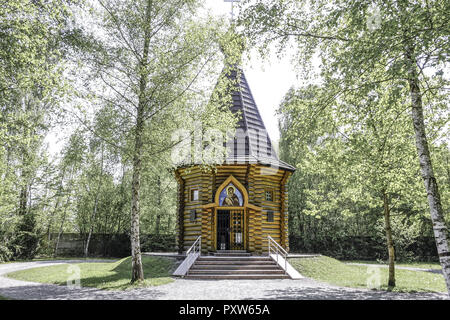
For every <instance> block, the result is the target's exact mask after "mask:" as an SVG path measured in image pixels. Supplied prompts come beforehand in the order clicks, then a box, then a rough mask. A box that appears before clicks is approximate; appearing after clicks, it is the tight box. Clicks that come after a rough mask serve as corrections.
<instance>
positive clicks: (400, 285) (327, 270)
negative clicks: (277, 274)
mask: <svg viewBox="0 0 450 320" xmlns="http://www.w3.org/2000/svg"><path fill="white" fill-rule="evenodd" d="M289 262H290V263H291V265H292V266H293V267H294V268H296V269H297V270H298V272H300V273H301V274H302V275H304V276H305V277H308V278H312V279H315V280H318V281H322V282H326V283H330V284H334V285H338V286H343V287H352V288H370V289H373V288H374V287H377V288H378V289H380V290H387V289H388V287H387V282H388V268H384V267H366V266H355V265H346V264H344V263H342V262H340V261H338V260H336V259H333V258H329V257H324V256H322V257H315V258H296V259H289ZM395 277H396V287H395V288H394V289H393V291H397V292H446V291H447V289H446V286H445V281H444V277H443V276H442V275H441V274H435V273H430V272H423V271H411V270H403V269H396V270H395ZM377 279H379V282H378V283H379V284H380V286H379V287H378V286H377Z"/></svg>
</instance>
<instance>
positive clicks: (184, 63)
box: [84, 0, 234, 282]
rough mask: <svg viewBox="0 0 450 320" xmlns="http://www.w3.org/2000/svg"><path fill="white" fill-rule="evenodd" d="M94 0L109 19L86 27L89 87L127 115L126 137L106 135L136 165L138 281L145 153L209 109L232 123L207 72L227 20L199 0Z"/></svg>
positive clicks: (163, 148)
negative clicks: (205, 12) (205, 10)
mask: <svg viewBox="0 0 450 320" xmlns="http://www.w3.org/2000/svg"><path fill="white" fill-rule="evenodd" d="M93 3H94V9H95V10H96V12H97V14H98V16H99V17H101V18H102V23H101V24H99V25H96V28H98V30H100V32H91V33H90V34H89V31H87V33H88V34H87V37H86V38H90V39H91V40H90V41H91V43H92V44H93V45H92V46H90V48H91V51H90V52H88V54H86V55H85V61H84V62H85V63H86V64H88V65H89V66H90V67H91V70H93V71H94V72H93V73H92V78H91V79H90V80H92V79H98V81H96V82H95V83H96V90H91V91H90V92H89V93H90V94H91V95H93V96H94V97H95V99H97V101H101V103H107V104H109V105H110V106H112V108H113V109H114V113H115V116H116V118H118V119H121V121H119V122H120V123H121V125H120V126H119V127H115V128H114V129H115V130H118V131H120V132H121V133H122V134H121V135H119V136H120V139H119V140H111V139H105V141H107V142H108V143H110V144H114V145H115V146H116V147H117V148H118V149H119V150H120V152H121V153H122V154H123V155H124V157H123V159H124V161H125V162H128V163H130V166H131V170H132V182H131V256H132V268H131V269H132V276H131V281H132V282H136V281H142V280H143V279H144V274H143V269H142V262H141V248H140V236H139V234H140V213H141V180H142V170H143V157H144V154H145V157H146V159H149V161H157V156H159V155H164V154H165V155H167V151H169V150H170V149H171V147H173V146H174V145H176V144H177V143H179V142H172V141H171V140H170V137H171V134H172V131H173V130H176V129H177V128H180V127H181V128H186V129H189V130H191V131H192V128H193V125H194V123H195V122H196V121H201V122H202V123H203V122H208V121H207V120H206V121H204V120H205V119H207V118H208V117H207V116H206V117H205V115H207V114H209V115H211V116H213V117H214V119H215V120H218V121H217V122H216V123H215V124H214V126H216V127H220V126H222V127H223V128H225V127H230V126H233V123H234V120H233V117H232V116H231V113H230V112H229V111H227V110H225V109H223V110H222V109H220V108H218V106H213V105H211V104H208V103H206V102H207V99H206V98H207V97H208V96H209V95H208V94H207V92H209V91H208V90H209V89H208V87H211V82H210V83H208V80H206V84H207V85H205V79H208V77H209V76H210V75H211V74H212V73H214V72H216V71H217V70H216V69H217V65H216V64H215V63H216V62H217V61H218V58H220V54H218V52H219V50H218V47H217V45H216V42H217V38H218V36H219V34H220V33H221V31H220V30H221V29H222V28H221V27H220V24H218V23H217V22H215V21H213V20H212V19H211V17H209V16H207V17H200V16H199V15H198V14H197V13H198V9H199V5H200V2H199V1H195V0H189V1H185V0H183V1H181V0H170V1H166V0H165V1H162V0H138V1H129V0H113V1H103V0H98V1H94V2H93ZM94 29H95V28H94ZM95 30H97V29H95ZM209 79H210V80H211V79H213V78H209ZM200 80H202V81H200ZM213 81H214V80H213ZM100 88H101V89H100ZM210 122H211V121H210ZM150 130H151V132H150Z"/></svg>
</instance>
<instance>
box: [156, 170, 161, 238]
mask: <svg viewBox="0 0 450 320" xmlns="http://www.w3.org/2000/svg"><path fill="white" fill-rule="evenodd" d="M156 185H157V186H158V196H157V201H156V207H157V211H156V222H155V234H159V231H160V229H161V213H160V211H159V210H160V208H161V192H162V191H161V177H159V176H158V177H157V180H156Z"/></svg>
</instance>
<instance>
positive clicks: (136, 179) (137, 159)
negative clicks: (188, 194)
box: [131, 108, 144, 282]
mask: <svg viewBox="0 0 450 320" xmlns="http://www.w3.org/2000/svg"><path fill="white" fill-rule="evenodd" d="M142 118H143V116H142V110H141V108H139V110H138V117H137V122H136V133H135V147H134V157H133V179H132V184H131V197H132V200H131V270H132V273H131V282H135V281H143V280H144V270H143V268H142V258H141V244H140V239H139V215H140V207H139V200H140V183H141V167H142V160H141V153H142V131H143V119H142Z"/></svg>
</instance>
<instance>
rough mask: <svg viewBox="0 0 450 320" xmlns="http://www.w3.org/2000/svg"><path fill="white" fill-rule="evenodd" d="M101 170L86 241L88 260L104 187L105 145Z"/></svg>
mask: <svg viewBox="0 0 450 320" xmlns="http://www.w3.org/2000/svg"><path fill="white" fill-rule="evenodd" d="M100 165H101V169H100V177H99V181H98V185H97V193H96V194H95V204H94V211H93V213H92V219H91V227H90V228H89V234H88V238H87V240H86V246H85V247H84V257H85V258H87V257H88V254H89V243H90V242H91V237H92V232H93V231H94V223H95V217H96V216H97V210H98V197H99V195H100V190H101V187H102V181H103V179H102V177H103V145H102V160H101V163H100Z"/></svg>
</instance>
